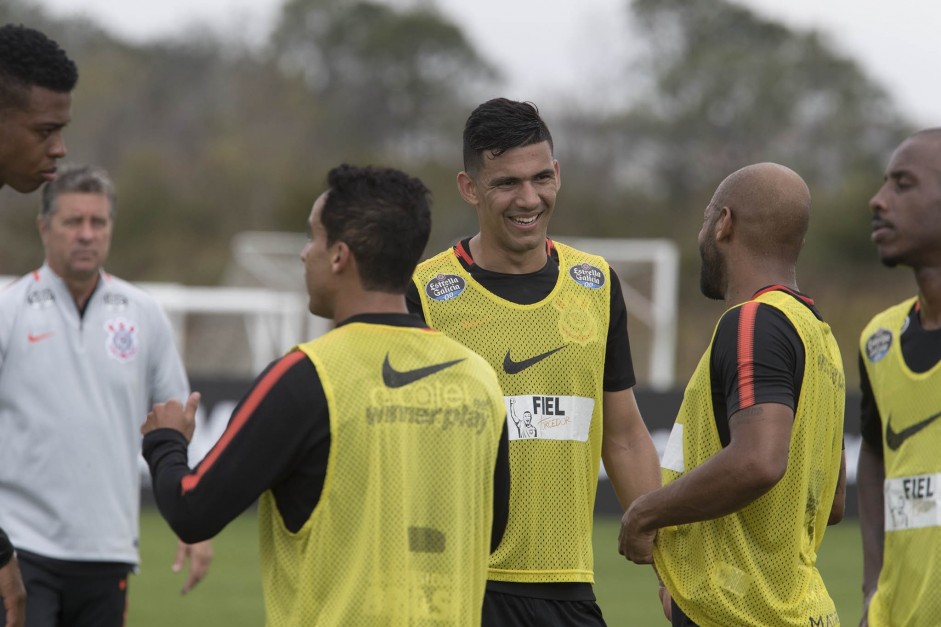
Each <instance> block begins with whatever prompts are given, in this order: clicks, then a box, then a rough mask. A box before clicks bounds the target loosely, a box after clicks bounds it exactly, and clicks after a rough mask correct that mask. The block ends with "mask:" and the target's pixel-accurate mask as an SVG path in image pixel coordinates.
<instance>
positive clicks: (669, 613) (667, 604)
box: [657, 583, 673, 623]
mask: <svg viewBox="0 0 941 627" xmlns="http://www.w3.org/2000/svg"><path fill="white" fill-rule="evenodd" d="M657 595H658V596H659V597H660V605H661V606H662V607H663V615H664V616H665V617H666V619H667V620H668V621H670V622H671V623H672V622H673V605H672V603H671V601H672V600H673V597H672V596H671V595H670V591H669V590H667V587H666V586H665V585H663V584H662V583H661V584H660V589H659V590H657Z"/></svg>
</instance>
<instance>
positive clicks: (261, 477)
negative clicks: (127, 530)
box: [143, 351, 329, 543]
mask: <svg viewBox="0 0 941 627" xmlns="http://www.w3.org/2000/svg"><path fill="white" fill-rule="evenodd" d="M325 438H326V441H325ZM143 449H144V457H145V459H146V460H147V463H148V465H149V466H150V472H151V476H152V477H153V490H154V497H155V499H156V501H157V506H158V507H159V509H160V513H161V514H163V517H164V518H165V519H166V520H167V522H168V523H169V524H170V527H171V528H172V529H173V530H174V531H175V532H176V533H177V535H178V536H179V537H180V539H181V540H183V541H184V542H189V543H192V542H199V541H202V540H206V539H207V538H211V537H212V536H214V535H216V534H217V533H218V532H219V531H221V530H222V529H223V528H224V527H225V526H226V525H227V524H228V523H229V522H230V521H231V520H232V519H234V518H235V517H236V516H238V515H239V514H241V513H242V512H243V511H245V509H246V508H248V507H249V506H250V505H251V504H252V503H253V502H255V500H256V499H257V498H258V497H259V496H260V495H261V494H262V493H263V492H264V491H265V490H267V489H269V488H270V489H272V491H273V492H275V495H276V499H277V500H278V506H279V510H280V511H281V514H282V516H283V517H284V519H285V525H286V526H288V527H289V528H296V529H299V528H300V525H299V524H297V521H298V520H301V524H303V520H306V518H307V516H309V514H310V512H311V511H313V508H314V506H315V505H316V502H317V500H319V497H320V491H321V489H322V486H323V477H322V475H321V476H320V478H319V479H320V483H319V484H318V483H317V482H316V481H310V480H309V479H310V478H309V477H308V478H307V480H305V481H304V482H300V481H297V476H298V475H299V474H301V475H303V474H304V471H305V467H310V468H320V467H322V468H323V469H325V468H326V463H327V455H328V453H329V416H328V415H327V405H326V398H325V397H324V394H323V387H322V386H321V385H320V382H319V379H318V377H317V373H316V369H315V368H314V365H313V363H311V361H310V360H309V359H307V357H306V355H304V354H303V353H301V352H300V351H294V352H291V353H289V354H288V355H286V356H284V357H282V358H281V359H279V360H277V361H275V362H273V363H272V364H271V365H270V366H269V367H268V368H267V369H266V370H265V371H264V372H263V373H262V374H261V375H259V377H258V378H257V379H256V380H255V382H254V384H253V386H252V388H251V390H250V391H249V392H248V394H247V395H246V396H245V397H244V398H243V399H242V400H241V401H240V402H239V404H238V406H237V407H236V408H235V411H234V412H233V414H232V418H231V419H230V420H229V424H228V426H227V427H226V429H225V431H224V432H223V434H222V436H221V437H220V438H219V441H218V442H216V444H215V445H214V446H213V448H212V449H211V450H210V451H209V453H207V455H206V457H205V458H203V460H202V461H200V462H199V464H197V466H196V467H195V468H194V469H192V470H191V469H190V468H189V467H188V465H187V458H186V440H185V438H184V437H183V435H182V434H181V433H179V432H178V431H176V430H174V429H157V430H155V431H152V432H151V433H148V434H147V435H146V436H145V437H144V442H143ZM311 458H315V459H314V460H313V461H311ZM305 465H306V466H305ZM307 473H308V474H311V471H310V470H309V469H308V470H307ZM313 474H316V471H314V472H313ZM284 508H287V510H285V509H284ZM292 514H293V515H292Z"/></svg>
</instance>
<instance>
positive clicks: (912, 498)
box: [885, 473, 941, 531]
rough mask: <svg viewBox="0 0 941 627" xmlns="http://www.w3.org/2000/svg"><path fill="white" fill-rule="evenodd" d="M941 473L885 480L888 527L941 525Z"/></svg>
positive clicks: (909, 527) (886, 523)
mask: <svg viewBox="0 0 941 627" xmlns="http://www.w3.org/2000/svg"><path fill="white" fill-rule="evenodd" d="M939 488H941V473H938V474H933V475H916V476H914V477H895V478H892V479H886V480H885V530H886V531H900V530H902V529H918V528H920V527H938V526H941V494H939Z"/></svg>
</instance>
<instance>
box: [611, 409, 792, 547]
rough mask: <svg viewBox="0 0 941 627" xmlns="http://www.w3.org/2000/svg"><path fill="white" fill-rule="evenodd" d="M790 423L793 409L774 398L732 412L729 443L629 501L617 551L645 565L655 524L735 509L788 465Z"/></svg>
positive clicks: (755, 496) (707, 517)
mask: <svg viewBox="0 0 941 627" xmlns="http://www.w3.org/2000/svg"><path fill="white" fill-rule="evenodd" d="M793 422H794V412H793V410H792V409H791V408H790V407H788V406H786V405H780V404H777V403H764V404H761V405H753V406H751V407H748V408H746V409H743V410H740V411H738V412H736V413H735V414H734V415H733V416H732V417H731V418H730V419H729V430H730V434H731V442H730V443H729V446H727V447H725V448H724V449H722V450H721V451H719V452H718V453H716V454H715V455H714V456H712V457H711V458H710V459H709V460H707V461H706V462H705V463H704V464H702V465H700V466H698V467H697V468H695V469H693V470H692V471H690V472H689V473H688V474H686V475H683V476H682V477H680V478H679V479H677V480H676V481H674V482H673V483H670V484H669V485H666V486H664V487H662V488H660V489H659V490H656V491H654V492H651V493H649V494H646V495H644V496H641V497H640V498H638V499H637V500H636V501H635V502H634V504H633V505H632V506H631V508H630V509H629V510H628V511H627V514H625V516H624V519H623V521H622V523H621V534H620V538H619V542H620V552H621V554H622V555H624V556H625V557H627V558H628V559H630V560H632V561H634V562H637V563H638V564H650V563H652V562H653V540H654V537H655V536H656V532H657V529H659V528H661V527H667V526H671V525H682V524H686V523H691V522H698V521H701V520H711V519H713V518H719V517H720V516H725V515H726V514H731V513H732V512H737V511H738V510H740V509H742V508H743V507H745V506H746V505H748V504H749V503H751V502H753V501H755V500H756V499H758V498H759V497H761V496H762V495H764V494H765V493H767V492H768V491H769V490H771V488H773V487H774V486H775V485H776V484H777V482H778V481H780V480H781V477H783V476H784V473H785V471H786V470H787V458H788V451H789V448H790V439H791V427H792V424H793Z"/></svg>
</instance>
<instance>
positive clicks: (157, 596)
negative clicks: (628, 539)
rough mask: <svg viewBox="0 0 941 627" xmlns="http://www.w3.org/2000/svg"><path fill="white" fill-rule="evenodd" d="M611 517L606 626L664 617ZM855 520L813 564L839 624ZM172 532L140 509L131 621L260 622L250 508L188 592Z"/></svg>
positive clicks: (180, 624)
mask: <svg viewBox="0 0 941 627" xmlns="http://www.w3.org/2000/svg"><path fill="white" fill-rule="evenodd" d="M617 533H618V521H617V520H616V519H614V518H600V519H597V520H596V525H595V578H596V580H597V585H596V587H595V592H596V594H597V595H598V602H599V604H600V605H601V609H602V610H603V611H604V615H605V618H606V620H607V622H608V624H609V625H611V626H612V627H615V626H618V625H641V626H646V625H653V626H656V625H668V623H667V622H666V620H665V619H664V618H663V615H662V613H661V612H660V606H659V603H658V601H657V593H656V592H657V587H656V580H655V578H654V576H653V572H652V570H651V569H650V568H649V567H641V566H635V565H633V564H630V563H628V562H626V561H625V560H624V559H623V558H622V557H621V556H620V555H618V554H617ZM860 547H861V544H860V538H859V526H858V525H857V523H856V521H855V520H846V521H844V522H843V523H841V524H840V525H837V526H836V527H831V528H830V529H829V530H828V531H827V535H826V537H825V538H824V544H823V549H822V551H821V555H820V560H819V566H820V570H821V572H822V573H823V577H824V581H825V582H826V584H827V588H828V589H829V591H830V595H831V596H832V597H833V599H834V601H835V602H836V606H837V610H838V611H839V613H840V619H841V623H842V624H843V625H856V624H858V623H859V616H860V611H861V593H860V585H861V574H860V573H861V572H862V553H861V548H860ZM175 551H176V540H175V539H174V536H173V534H172V533H171V532H170V530H169V529H168V528H167V526H166V524H165V523H164V522H163V520H162V519H160V516H159V515H158V514H157V511H156V510H155V509H153V508H145V509H144V511H143V513H142V515H141V556H142V560H143V563H142V570H141V574H140V575H138V576H135V577H133V578H132V580H131V585H130V588H129V590H130V610H129V616H128V625H129V626H130V627H167V626H172V627H189V626H193V627H195V626H200V627H204V626H207V625H208V626H212V627H215V626H222V625H224V626H226V627H259V626H260V625H263V624H264V609H263V606H262V599H261V582H260V575H259V570H258V528H257V523H256V519H255V516H254V514H245V515H243V516H241V517H240V518H238V519H237V520H235V521H233V522H232V523H231V524H230V525H229V526H228V527H227V528H226V529H225V530H224V531H223V532H222V533H221V534H220V535H219V536H218V537H217V538H216V539H215V541H214V559H213V564H212V568H211V570H210V573H209V576H208V577H207V578H206V580H204V581H203V582H202V583H201V584H200V585H199V586H198V587H197V588H196V589H195V590H194V591H193V592H191V593H190V594H188V595H186V596H181V595H180V592H179V591H180V587H181V586H182V585H183V581H184V576H183V574H182V573H174V572H171V570H170V564H171V563H172V562H173V557H174V554H175Z"/></svg>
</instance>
